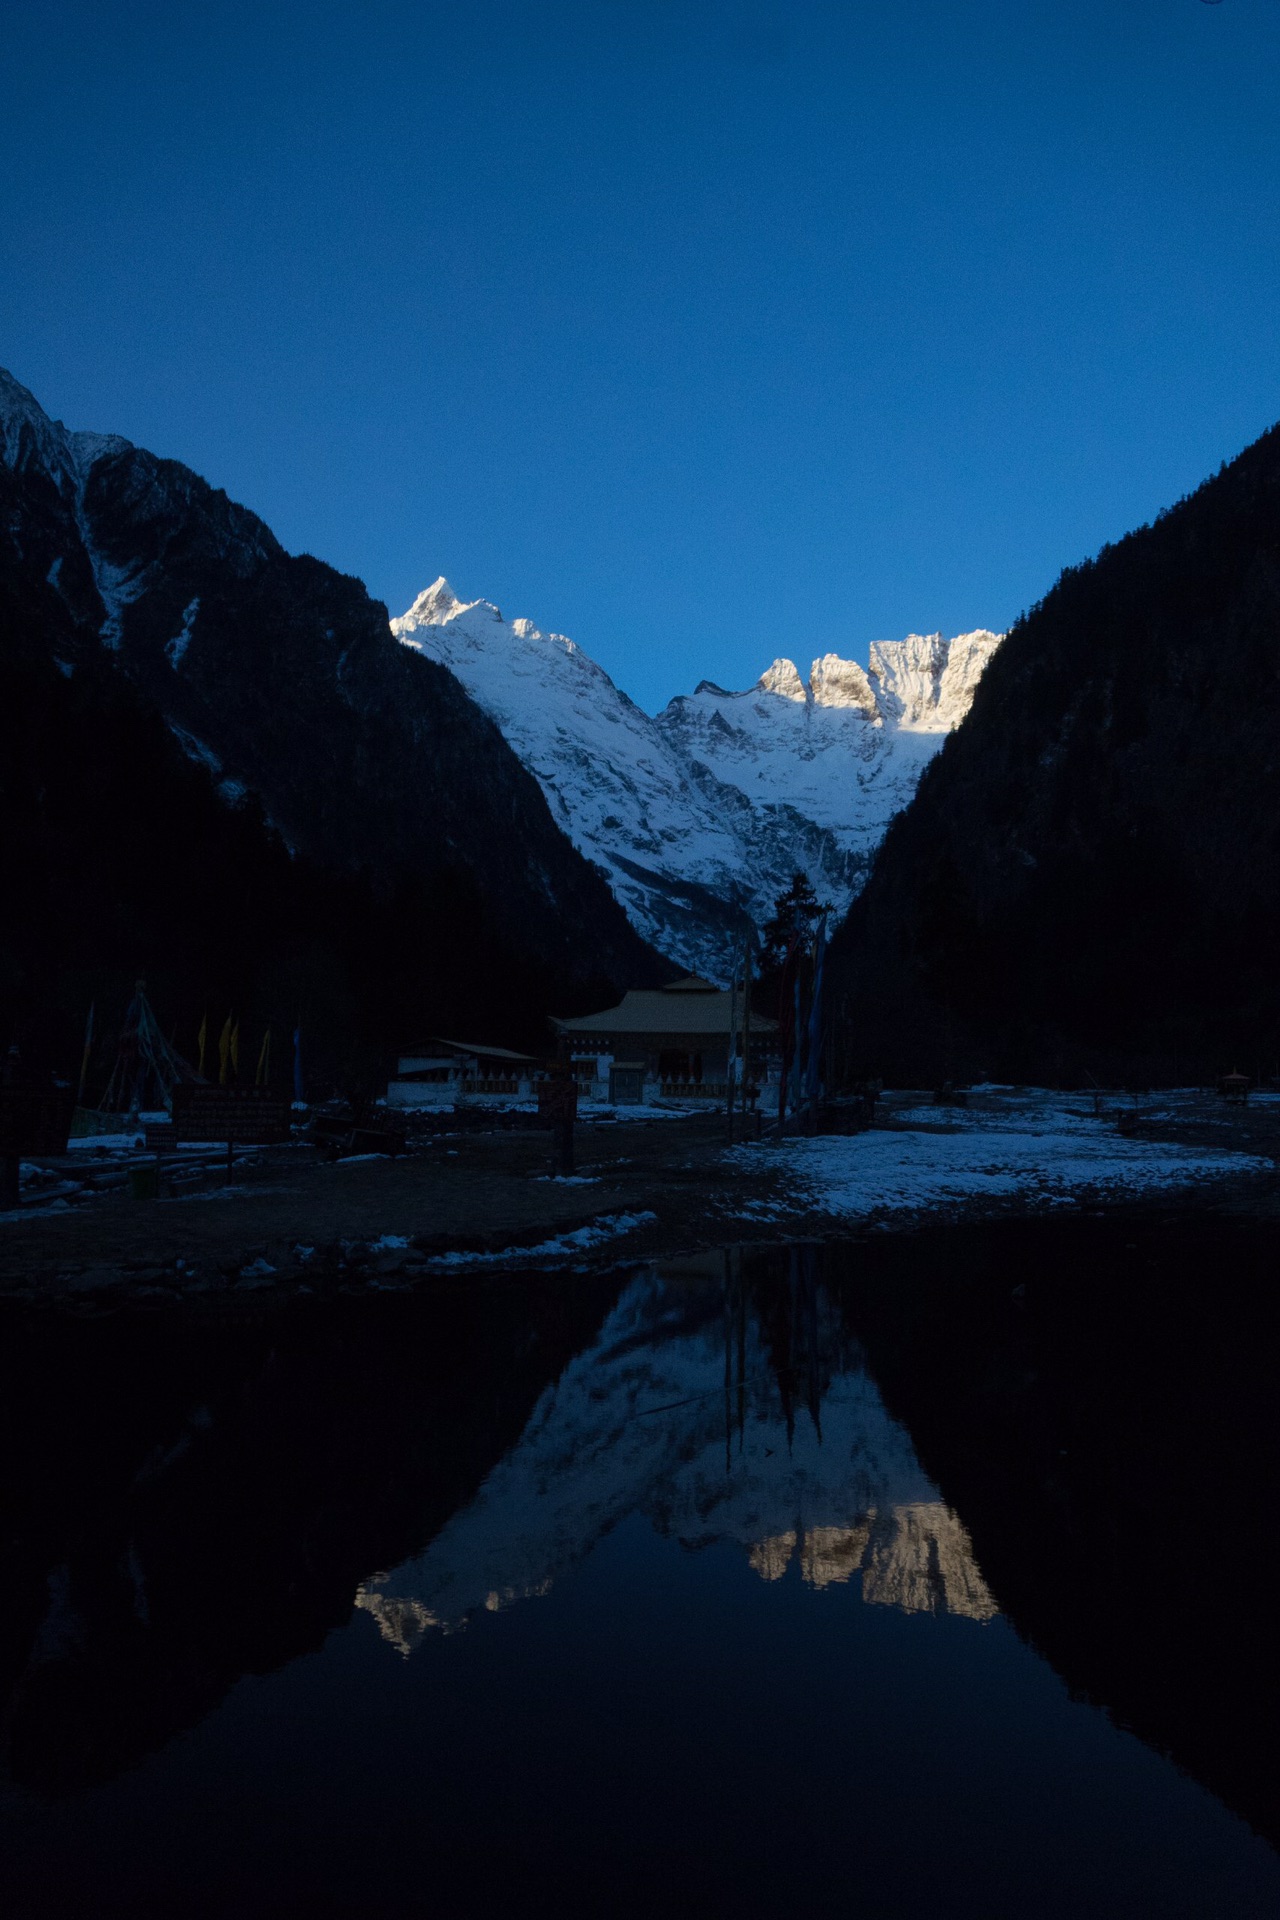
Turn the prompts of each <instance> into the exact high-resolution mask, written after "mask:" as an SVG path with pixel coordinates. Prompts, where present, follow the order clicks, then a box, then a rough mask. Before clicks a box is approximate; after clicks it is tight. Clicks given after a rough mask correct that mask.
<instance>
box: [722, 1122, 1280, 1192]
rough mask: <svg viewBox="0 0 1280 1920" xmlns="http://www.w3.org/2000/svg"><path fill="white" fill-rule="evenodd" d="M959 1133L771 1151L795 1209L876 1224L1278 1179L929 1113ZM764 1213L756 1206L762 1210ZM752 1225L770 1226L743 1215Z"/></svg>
mask: <svg viewBox="0 0 1280 1920" xmlns="http://www.w3.org/2000/svg"><path fill="white" fill-rule="evenodd" d="M927 1111H928V1112H929V1114H930V1116H931V1119H932V1120H934V1121H936V1120H938V1119H940V1118H942V1117H945V1118H946V1119H947V1120H948V1121H951V1120H952V1119H953V1118H954V1119H955V1121H956V1123H957V1124H956V1126H955V1130H954V1131H947V1132H932V1131H930V1132H920V1133H913V1132H911V1131H909V1130H906V1129H904V1130H903V1131H901V1132H897V1131H894V1132H888V1131H881V1130H879V1129H874V1130H872V1131H870V1132H867V1133H859V1134H853V1135H841V1136H834V1137H832V1136H828V1137H826V1138H819V1139H815V1140H790V1141H787V1142H785V1143H784V1144H783V1145H781V1146H779V1147H776V1148H774V1149H772V1150H768V1149H766V1152H767V1156H768V1157H767V1164H768V1165H769V1166H770V1167H771V1168H773V1169H774V1170H775V1171H777V1172H779V1173H781V1174H782V1176H783V1179H784V1181H785V1182H788V1183H789V1184H790V1187H791V1192H792V1197H793V1201H794V1203H795V1204H797V1205H803V1206H808V1207H811V1208H813V1209H815V1210H819V1211H823V1212H827V1213H832V1214H837V1215H839V1216H841V1217H842V1218H844V1219H851V1220H856V1219H864V1220H869V1219H872V1218H874V1217H876V1216H878V1215H884V1214H889V1215H892V1214H915V1213H924V1212H935V1211H939V1210H944V1209H947V1208H950V1207H955V1206H957V1205H964V1204H972V1203H973V1202H979V1203H980V1202H983V1201H999V1202H1008V1201H1018V1202H1020V1203H1022V1204H1024V1205H1030V1206H1033V1207H1048V1206H1061V1205H1066V1204H1070V1203H1071V1202H1072V1201H1073V1200H1075V1199H1077V1198H1079V1197H1081V1196H1084V1195H1089V1196H1093V1195H1096V1196H1098V1197H1103V1198H1112V1199H1117V1198H1133V1197H1137V1196H1140V1195H1143V1194H1151V1193H1156V1192H1159V1191H1161V1190H1171V1189H1177V1188H1186V1187H1198V1186H1203V1185H1205V1184H1206V1183H1211V1182H1214V1181H1218V1180H1224V1179H1231V1178H1239V1177H1240V1176H1241V1175H1247V1174H1253V1173H1264V1172H1270V1171H1271V1169H1272V1163H1271V1162H1270V1161H1269V1160H1263V1159H1260V1158H1258V1157H1257V1156H1256V1155H1252V1154H1246V1153H1230V1152H1219V1151H1216V1150H1214V1149H1211V1148H1204V1147H1180V1146H1173V1145H1168V1144H1165V1143H1161V1142H1157V1141H1149V1140H1135V1139H1122V1138H1121V1137H1120V1136H1119V1135H1118V1134H1117V1133H1116V1132H1115V1130H1114V1127H1112V1126H1109V1125H1108V1124H1107V1123H1106V1122H1105V1121H1101V1120H1095V1119H1093V1118H1092V1116H1090V1115H1085V1114H1082V1113H1080V1112H1079V1111H1078V1110H1076V1109H1064V1108H1063V1107H1062V1106H1060V1105H1053V1106H1049V1105H1048V1104H1047V1103H1042V1105H1041V1109H1040V1111H1039V1113H1038V1114H1036V1115H1034V1116H1028V1119H1029V1120H1031V1121H1033V1124H1021V1125H1019V1124H1017V1123H1016V1119H1015V1117H1014V1116H1012V1115H1008V1114H1005V1115H997V1116H994V1119H993V1117H992V1116H988V1115H983V1114H974V1113H965V1112H964V1110H959V1111H958V1112H957V1110H955V1109H946V1108H941V1109H940V1108H930V1109H928V1110H927ZM729 1157H730V1158H731V1159H736V1160H737V1161H738V1162H739V1163H740V1164H743V1165H753V1166H755V1167H759V1166H760V1165H761V1160H760V1149H759V1148H758V1147H748V1148H742V1147H739V1148H736V1149H734V1150H733V1152H732V1153H731V1154H730V1156H729ZM756 1204H757V1203H752V1206H753V1209H754V1208H755V1206H756ZM738 1211H739V1212H744V1213H745V1214H746V1217H748V1218H752V1217H767V1214H766V1213H765V1210H764V1208H763V1207H759V1208H758V1211H756V1210H752V1211H749V1210H747V1209H738Z"/></svg>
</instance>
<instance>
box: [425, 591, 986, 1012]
mask: <svg viewBox="0 0 1280 1920" xmlns="http://www.w3.org/2000/svg"><path fill="white" fill-rule="evenodd" d="M391 627H392V631H393V632H394V633H395V634H396V636H397V637H398V638H399V639H400V640H401V641H402V642H403V643H404V644H405V645H406V646H410V647H413V648H415V649H417V650H418V651H420V652H423V653H426V654H429V655H430V656H431V657H432V658H433V659H435V660H438V661H439V662H440V663H441V664H442V665H444V666H446V667H449V668H450V669H451V670H452V672H453V673H455V674H456V675H457V677H458V678H459V679H460V680H461V681H462V684H463V685H464V687H465V688H466V690H467V692H468V693H469V694H471V696H472V698H473V699H475V700H476V701H478V702H479V704H480V705H481V706H482V707H484V708H485V710H486V711H487V712H488V713H489V714H490V716H491V718H492V719H494V720H495V721H496V722H497V724H498V726H499V727H500V728H501V729H502V732H503V733H504V734H505V736H506V738H507V740H508V742H509V744H510V745H511V746H512V747H513V748H514V749H515V751H516V753H517V754H518V755H519V756H520V758H521V759H522V760H523V761H524V763H525V765H526V766H527V767H528V768H529V769H530V771H531V772H532V773H533V774H534V775H535V776H536V777H537V779H538V781H539V782H540V784H541V786H542V789H543V791H544V793H545V794H546V797H547V800H548V802H549V803H550V806H551V809H552V812H553V813H554V815H555V817H556V819H557V820H558V821H559V823H560V824H561V826H562V827H563V828H564V830H565V831H566V833H568V835H569V837H570V838H571V839H572V840H573V841H574V843H575V845H577V846H578V848H579V849H580V850H581V851H582V852H583V853H585V854H586V855H587V856H588V858H590V859H592V860H594V861H595V862H596V863H597V864H598V865H599V866H601V867H603V868H604V870H605V872H606V873H607V874H608V877H609V881H610V884H611V886H612V887H613V890H614V893H615V894H616V895H617V897H618V899H619V900H620V901H621V902H622V904H623V906H624V907H625V908H626V910H627V912H628V914H629V915H630V917H631V920H632V922H633V924H634V925H635V926H636V927H637V928H638V929H639V930H640V931H641V932H642V933H643V934H644V936H645V937H646V939H648V940H650V941H651V942H652V943H653V944H654V945H655V946H657V947H659V948H660V949H662V950H663V951H664V952H666V953H668V954H669V955H670V956H671V957H672V958H673V959H675V960H678V961H679V962H680V963H681V964H682V965H684V966H686V967H688V968H689V969H690V970H691V971H693V972H698V973H703V974H706V975H707V976H708V977H710V978H713V979H721V980H723V979H725V978H726V977H727V975H728V972H729V970H730V968H731V966H732V964H733V959H732V956H733V955H734V954H735V953H736V952H737V951H738V950H739V949H740V946H741V940H742V934H743V931H744V928H745V926H746V924H747V921H748V919H753V920H754V921H755V922H756V924H757V925H760V924H762V923H763V921H764V920H765V919H766V918H767V917H768V914H769V912H770V911H771V909H772V906H773V902H774V900H775V899H776V898H777V895H778V894H779V893H780V892H781V891H782V889H783V888H784V887H785V886H787V885H788V884H789V882H790V880H791V878H792V876H793V875H794V874H795V873H796V872H797V871H799V872H803V873H805V874H807V875H808V877H809V879H810V880H811V881H812V883H813V885H814V887H815V888H816V889H817V891H818V893H819V895H820V897H821V898H823V899H825V900H828V901H830V902H831V903H832V905H833V906H834V907H836V909H837V910H838V911H843V910H844V908H845V907H847V905H848V903H849V901H850V900H851V899H852V898H853V896H854V894H855V893H857V892H858V890H859V889H860V887H861V885H862V881H863V878H864V876H865V873H866V870H867V867H868V865H869V863H870V859H871V855H872V853H873V851H874V849H875V847H876V846H877V845H878V844H879V841H880V839H881V838H882V836H883V834H884V830H885V827H886V826H887V825H888V822H889V819H890V818H891V816H892V815H893V814H894V813H896V812H897V811H898V810H899V809H900V808H901V807H902V806H904V805H905V804H906V802H907V801H908V800H909V799H910V797H911V795H912V793H913V792H914V791H915V786H916V782H917V781H918V779H919V777H920V773H921V772H922V770H923V768H924V765H925V763H926V761H927V760H928V759H929V758H930V757H931V755H932V754H933V753H934V752H935V751H936V750H937V748H938V746H940V745H941V741H942V736H943V735H944V734H945V733H947V732H948V731H949V730H950V729H951V727H953V726H955V725H957V724H958V722H959V720H960V719H962V718H963V716H964V713H965V712H966V711H967V710H968V705H969V701H970V700H971V699H972V697H973V689H974V687H975V685H976V684H977V679H978V676H979V674H980V673H981V670H982V667H983V666H984V665H985V663H986V661H987V659H989V658H990V655H991V653H992V652H993V651H994V649H995V647H996V646H997V645H998V644H999V636H997V635H995V634H992V633H986V632H982V633H975V634H966V635H962V636H961V637H960V638H959V639H958V640H954V641H947V640H944V639H943V638H942V636H941V635H940V634H935V635H932V636H930V637H929V638H927V639H925V638H921V637H920V636H918V635H911V636H909V637H908V638H907V639H906V640H903V641H897V642H892V641H879V642H877V643H876V645H875V646H874V647H873V648H872V649H871V663H870V667H869V668H867V669H864V668H863V667H862V666H860V665H859V664H858V662H857V661H854V660H846V659H842V658H841V657H840V655H838V654H835V653H828V654H824V655H823V656H822V658H821V659H818V660H815V661H814V662H813V664H812V667H811V669H810V673H809V679H808V682H807V683H806V682H805V681H804V680H803V679H802V678H801V675H800V672H799V669H798V668H797V666H796V664H795V662H794V661H793V660H788V659H784V658H780V659H777V660H775V661H774V662H773V664H772V665H771V666H770V667H769V668H768V670H767V671H766V672H765V673H764V674H762V675H761V677H760V679H759V681H758V682H757V683H756V685H755V686H754V687H752V688H751V689H749V690H748V691H747V692H745V693H729V692H726V691H725V690H724V689H723V688H722V687H718V686H716V685H715V684H714V682H712V681H708V680H704V681H702V682H701V683H700V684H699V686H698V688H697V691H696V692H695V693H693V694H689V695H682V696H680V697H678V698H677V699H675V700H673V701H671V703H670V704H669V705H668V706H667V707H666V708H665V709H664V711H663V712H662V713H660V714H658V715H657V716H656V717H650V716H649V715H648V714H646V713H644V712H642V711H641V709H640V708H639V707H637V706H636V705H635V703H634V702H633V701H632V700H630V699H628V697H627V695H626V694H625V693H623V692H622V691H621V689H620V688H618V687H617V686H615V684H614V682H613V681H612V680H611V679H610V677H609V675H608V674H607V673H606V672H605V671H604V669H603V668H602V667H600V666H598V665H597V664H596V662H595V661H594V660H592V659H591V658H590V656H589V655H588V654H586V653H584V652H583V651H582V649H581V648H580V647H578V646H576V645H575V644H574V642H573V641H572V640H569V639H567V638H566V637H565V636H564V635H563V634H557V633H545V632H543V631H542V630H541V629H540V628H538V627H537V626H535V625H534V623H533V622H532V621H531V620H527V619H519V620H514V621H511V622H510V623H508V622H507V621H505V620H504V619H503V617H502V615H501V613H500V612H499V611H498V609H497V607H495V606H494V605H493V604H492V602H490V601H487V600H471V601H463V600H461V599H459V597H458V595H457V594H456V593H455V592H454V591H453V589H452V588H451V587H450V586H449V584H448V582H447V581H446V580H445V579H444V578H443V576H442V577H441V578H439V579H437V580H436V581H435V582H434V583H433V584H432V585H431V586H430V587H428V588H427V589H426V591H425V592H424V593H421V594H419V596H418V598H417V599H416V600H415V601H414V603H413V605H412V606H411V607H410V608H409V610H408V612H407V613H405V614H403V615H402V616H401V617H400V618H399V619H396V620H393V621H392V622H391Z"/></svg>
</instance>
